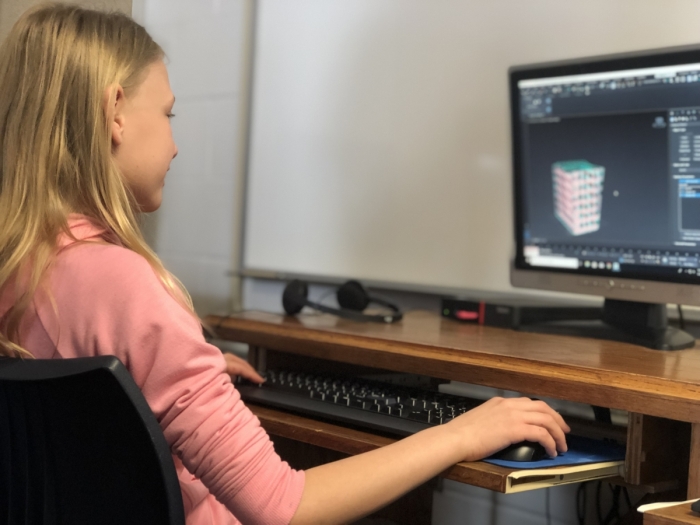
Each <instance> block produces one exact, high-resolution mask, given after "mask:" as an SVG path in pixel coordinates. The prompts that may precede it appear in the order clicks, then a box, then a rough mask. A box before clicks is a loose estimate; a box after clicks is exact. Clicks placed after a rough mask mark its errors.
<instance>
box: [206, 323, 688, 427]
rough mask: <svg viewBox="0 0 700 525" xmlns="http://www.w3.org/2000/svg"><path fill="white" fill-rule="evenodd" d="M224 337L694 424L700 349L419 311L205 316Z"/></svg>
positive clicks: (291, 351) (299, 352)
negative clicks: (390, 320)
mask: <svg viewBox="0 0 700 525" xmlns="http://www.w3.org/2000/svg"><path fill="white" fill-rule="evenodd" d="M206 321H207V322H208V323H209V324H210V325H211V326H215V327H216V330H217V331H218V332H219V333H220V335H221V336H222V337H224V338H225V339H229V340H233V341H239V342H243V343H248V344H251V345H254V346H260V347H266V348H274V349H276V350H280V351H286V352H290V353H295V354H299V355H305V356H310V357H318V358H323V359H330V360H334V361H339V362H346V363H352V364H357V365H365V366H372V367H376V368H383V369H386V370H394V371H400V372H408V373H415V374H423V375H427V376H432V377H436V378H441V379H450V380H457V381H464V382H467V383H473V384H480V385H486V386H492V387H496V388H503V389H509V390H516V391H520V392H523V393H526V394H529V395H535V396H549V397H554V398H564V399H567V400H570V401H578V402H582V403H588V404H593V405H601V406H607V407H611V408H619V409H623V410H628V411H630V412H637V413H640V414H647V415H653V416H659V417H665V418H670V419H675V420H678V421H688V422H695V423H697V422H700V349H697V348H693V349H688V350H678V351H673V352H663V351H658V350H649V349H646V348H641V347H638V346H635V345H631V344H627V343H619V342H613V341H605V340H597V339H589V338H579V337H567V336H557V335H544V334H533V333H524V332H517V331H513V330H506V329H499V328H490V327H484V326H478V325H474V324H464V323H459V322H457V321H453V320H449V319H445V318H442V317H440V316H438V315H436V314H433V313H429V312H422V311H414V312H409V313H407V314H406V315H405V317H404V319H403V321H401V322H399V323H395V324H390V325H385V324H377V323H357V322H354V321H347V320H343V319H338V318H336V317H333V316H329V315H302V316H298V317H289V316H282V315H276V314H270V313H264V312H243V313H240V314H236V315H233V316H231V317H228V318H219V317H215V316H210V317H208V318H207V319H206Z"/></svg>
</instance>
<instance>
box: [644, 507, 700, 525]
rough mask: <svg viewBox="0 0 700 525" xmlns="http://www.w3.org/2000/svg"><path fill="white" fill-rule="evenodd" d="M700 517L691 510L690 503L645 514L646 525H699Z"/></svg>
mask: <svg viewBox="0 0 700 525" xmlns="http://www.w3.org/2000/svg"><path fill="white" fill-rule="evenodd" d="M698 524H700V517H699V516H698V515H697V514H695V513H694V512H693V511H692V510H690V503H686V504H684V505H676V506H674V507H666V508H665V509H657V510H651V511H649V512H646V513H644V525H698Z"/></svg>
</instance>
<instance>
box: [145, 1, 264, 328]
mask: <svg viewBox="0 0 700 525" xmlns="http://www.w3.org/2000/svg"><path fill="white" fill-rule="evenodd" d="M249 6H250V2H247V1H245V0H226V1H223V0H199V1H193V0H135V1H134V17H135V18H136V19H137V20H138V21H140V22H141V23H143V24H144V25H145V27H146V28H147V29H148V31H149V32H150V33H151V35H152V36H153V37H154V38H155V40H156V41H157V42H158V43H159V44H160V45H161V46H162V47H163V48H164V50H165V52H166V54H167V56H168V60H169V65H168V70H169V74H170V82H171V87H172V89H173V92H174V93H175V96H176V99H177V101H176V104H175V108H174V113H175V115H176V116H175V118H174V119H173V133H174V136H175V140H176V142H177V144H178V146H179V151H180V152H179V155H178V157H177V158H176V159H175V161H174V162H173V163H172V165H171V169H170V172H169V173H168V176H167V179H166V183H165V192H164V199H163V205H162V207H161V209H160V210H159V211H158V212H157V213H156V214H154V215H153V216H152V217H149V218H148V219H147V228H146V229H147V235H148V237H149V240H150V242H151V243H152V245H153V246H154V247H155V249H156V251H157V252H158V254H159V256H160V257H161V258H162V259H163V261H164V263H165V265H166V267H167V268H168V269H169V270H171V271H172V272H173V273H174V274H175V275H177V276H178V277H179V278H180V279H181V280H182V282H183V283H184V284H185V286H186V287H187V289H188V290H189V292H190V294H191V295H192V298H193V300H194V302H195V307H196V309H197V311H198V312H199V313H200V315H205V314H207V313H212V312H217V311H225V310H227V309H228V306H229V302H230V295H231V294H230V289H231V279H230V277H229V271H230V269H231V260H232V253H233V251H234V249H235V246H234V242H233V240H234V233H233V232H234V220H235V210H236V209H238V208H239V207H238V206H236V205H234V203H235V202H236V200H237V194H236V187H237V179H236V177H235V171H236V166H237V163H238V160H239V154H238V149H239V148H238V142H239V137H240V133H241V132H242V126H241V125H240V124H239V118H240V115H241V105H242V104H243V100H242V99H241V90H242V83H243V80H242V68H243V65H244V63H245V61H244V55H243V49H244V39H245V35H246V31H245V21H246V19H247V17H248V14H247V13H248V11H247V9H248V8H249Z"/></svg>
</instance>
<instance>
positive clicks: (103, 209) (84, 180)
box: [0, 4, 194, 356]
mask: <svg viewBox="0 0 700 525" xmlns="http://www.w3.org/2000/svg"><path fill="white" fill-rule="evenodd" d="M163 56H164V53H163V50H162V49H161V48H160V46H158V44H156V43H155V42H154V41H153V39H152V38H151V37H150V36H149V35H148V33H147V32H146V30H145V29H144V28H143V27H141V26H140V25H138V24H137V23H136V22H134V21H133V20H132V19H131V18H129V17H128V16H126V15H123V14H120V13H104V12H99V11H94V10H89V9H84V8H81V7H78V6H71V5H65V4H48V5H43V6H40V7H37V8H34V9H31V10H30V11H28V12H27V13H25V14H24V15H23V16H22V17H21V18H20V19H19V20H18V21H17V23H16V24H15V25H14V27H13V28H12V30H11V31H10V33H9V35H8V36H7V38H6V40H5V41H4V42H3V43H2V45H1V46H0V290H3V289H5V288H6V287H7V286H12V285H13V284H12V283H15V286H17V284H16V283H17V282H18V281H20V280H21V281H22V287H21V289H20V290H19V291H17V296H16V299H15V301H14V303H13V305H12V307H11V308H10V310H9V311H8V312H7V313H6V314H5V315H4V317H3V318H2V320H1V321H0V355H7V356H29V355H30V354H29V352H28V351H27V350H25V349H24V348H22V346H21V342H20V340H19V339H20V323H21V320H22V316H23V315H24V313H25V312H26V311H27V308H28V307H29V305H30V303H31V300H32V297H33V296H34V293H35V292H36V290H37V288H38V287H39V286H40V285H41V283H42V277H43V276H44V275H45V273H46V271H47V269H48V268H49V267H50V266H51V263H52V261H53V259H54V257H55V255H56V243H57V239H58V237H59V235H60V234H61V232H64V233H65V234H67V235H70V231H69V228H68V220H67V218H68V215H69V214H71V213H79V214H83V215H86V216H88V217H89V218H91V219H92V220H93V221H95V222H97V223H98V224H100V225H102V226H104V227H105V228H106V229H108V230H110V231H111V232H112V233H113V234H114V235H116V237H117V238H118V239H119V240H120V241H121V243H122V244H123V245H124V246H125V247H126V248H129V249H131V250H133V251H134V252H136V253H138V254H140V255H142V256H143V257H144V258H145V259H146V260H147V261H148V262H149V263H150V265H151V266H152V267H153V269H154V270H155V271H156V273H157V275H158V276H159V277H160V279H161V280H162V282H163V284H164V285H165V287H166V289H167V290H168V291H169V292H170V293H171V294H172V295H173V296H174V297H175V298H176V299H177V300H179V301H180V302H182V303H183V305H184V306H185V307H187V308H188V309H189V310H190V311H192V312H193V313H194V311H193V309H192V302H191V300H190V298H189V296H188V295H187V292H186V291H185V290H184V288H183V287H182V286H181V285H180V283H179V282H178V281H177V279H175V278H174V277H173V276H172V275H171V274H170V273H169V272H167V271H166V270H165V268H164V267H163V264H162V263H161V261H160V260H159V259H158V256H157V255H156V254H155V253H154V252H153V251H152V250H151V249H150V248H149V247H148V245H147V244H146V242H145V240H144V238H143V235H142V234H141V230H140V227H139V223H138V211H137V210H138V207H137V205H136V202H135V200H134V197H133V195H132V194H131V192H130V191H129V188H128V187H127V186H126V185H125V183H124V180H123V178H122V176H121V174H120V172H119V170H118V168H117V166H116V164H115V162H114V160H113V158H112V153H111V151H112V150H111V147H112V146H111V135H110V133H109V127H108V123H107V118H106V116H105V109H104V104H105V100H104V97H105V93H107V92H108V87H109V86H112V85H114V84H119V85H121V86H122V87H123V88H124V92H125V93H126V95H127V96H129V94H130V93H131V92H133V91H134V90H135V89H136V88H137V87H138V86H139V84H140V83H141V82H142V81H143V79H144V77H145V74H146V69H147V68H148V67H149V66H150V65H151V64H153V63H154V62H156V61H158V60H160V59H163ZM19 276H21V277H22V279H19V278H18V277H19Z"/></svg>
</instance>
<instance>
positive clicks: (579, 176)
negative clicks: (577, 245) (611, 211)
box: [552, 160, 605, 235]
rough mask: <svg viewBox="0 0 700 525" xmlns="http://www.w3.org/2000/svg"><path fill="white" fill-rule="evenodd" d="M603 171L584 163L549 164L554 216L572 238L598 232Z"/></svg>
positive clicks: (568, 161)
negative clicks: (550, 165)
mask: <svg viewBox="0 0 700 525" xmlns="http://www.w3.org/2000/svg"><path fill="white" fill-rule="evenodd" d="M604 180H605V168H604V167H603V166H596V165H595V164H591V163H590V162H588V161H587V160H567V161H562V162H555V163H554V164H552V186H553V188H552V189H553V190H554V214H555V215H556V216H557V219H559V220H560V221H561V223H562V224H563V225H564V226H565V227H566V229H567V230H569V233H570V234H571V235H583V234H584V233H591V232H594V231H597V230H598V229H599V228H600V214H601V210H602V206H603V181H604Z"/></svg>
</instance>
